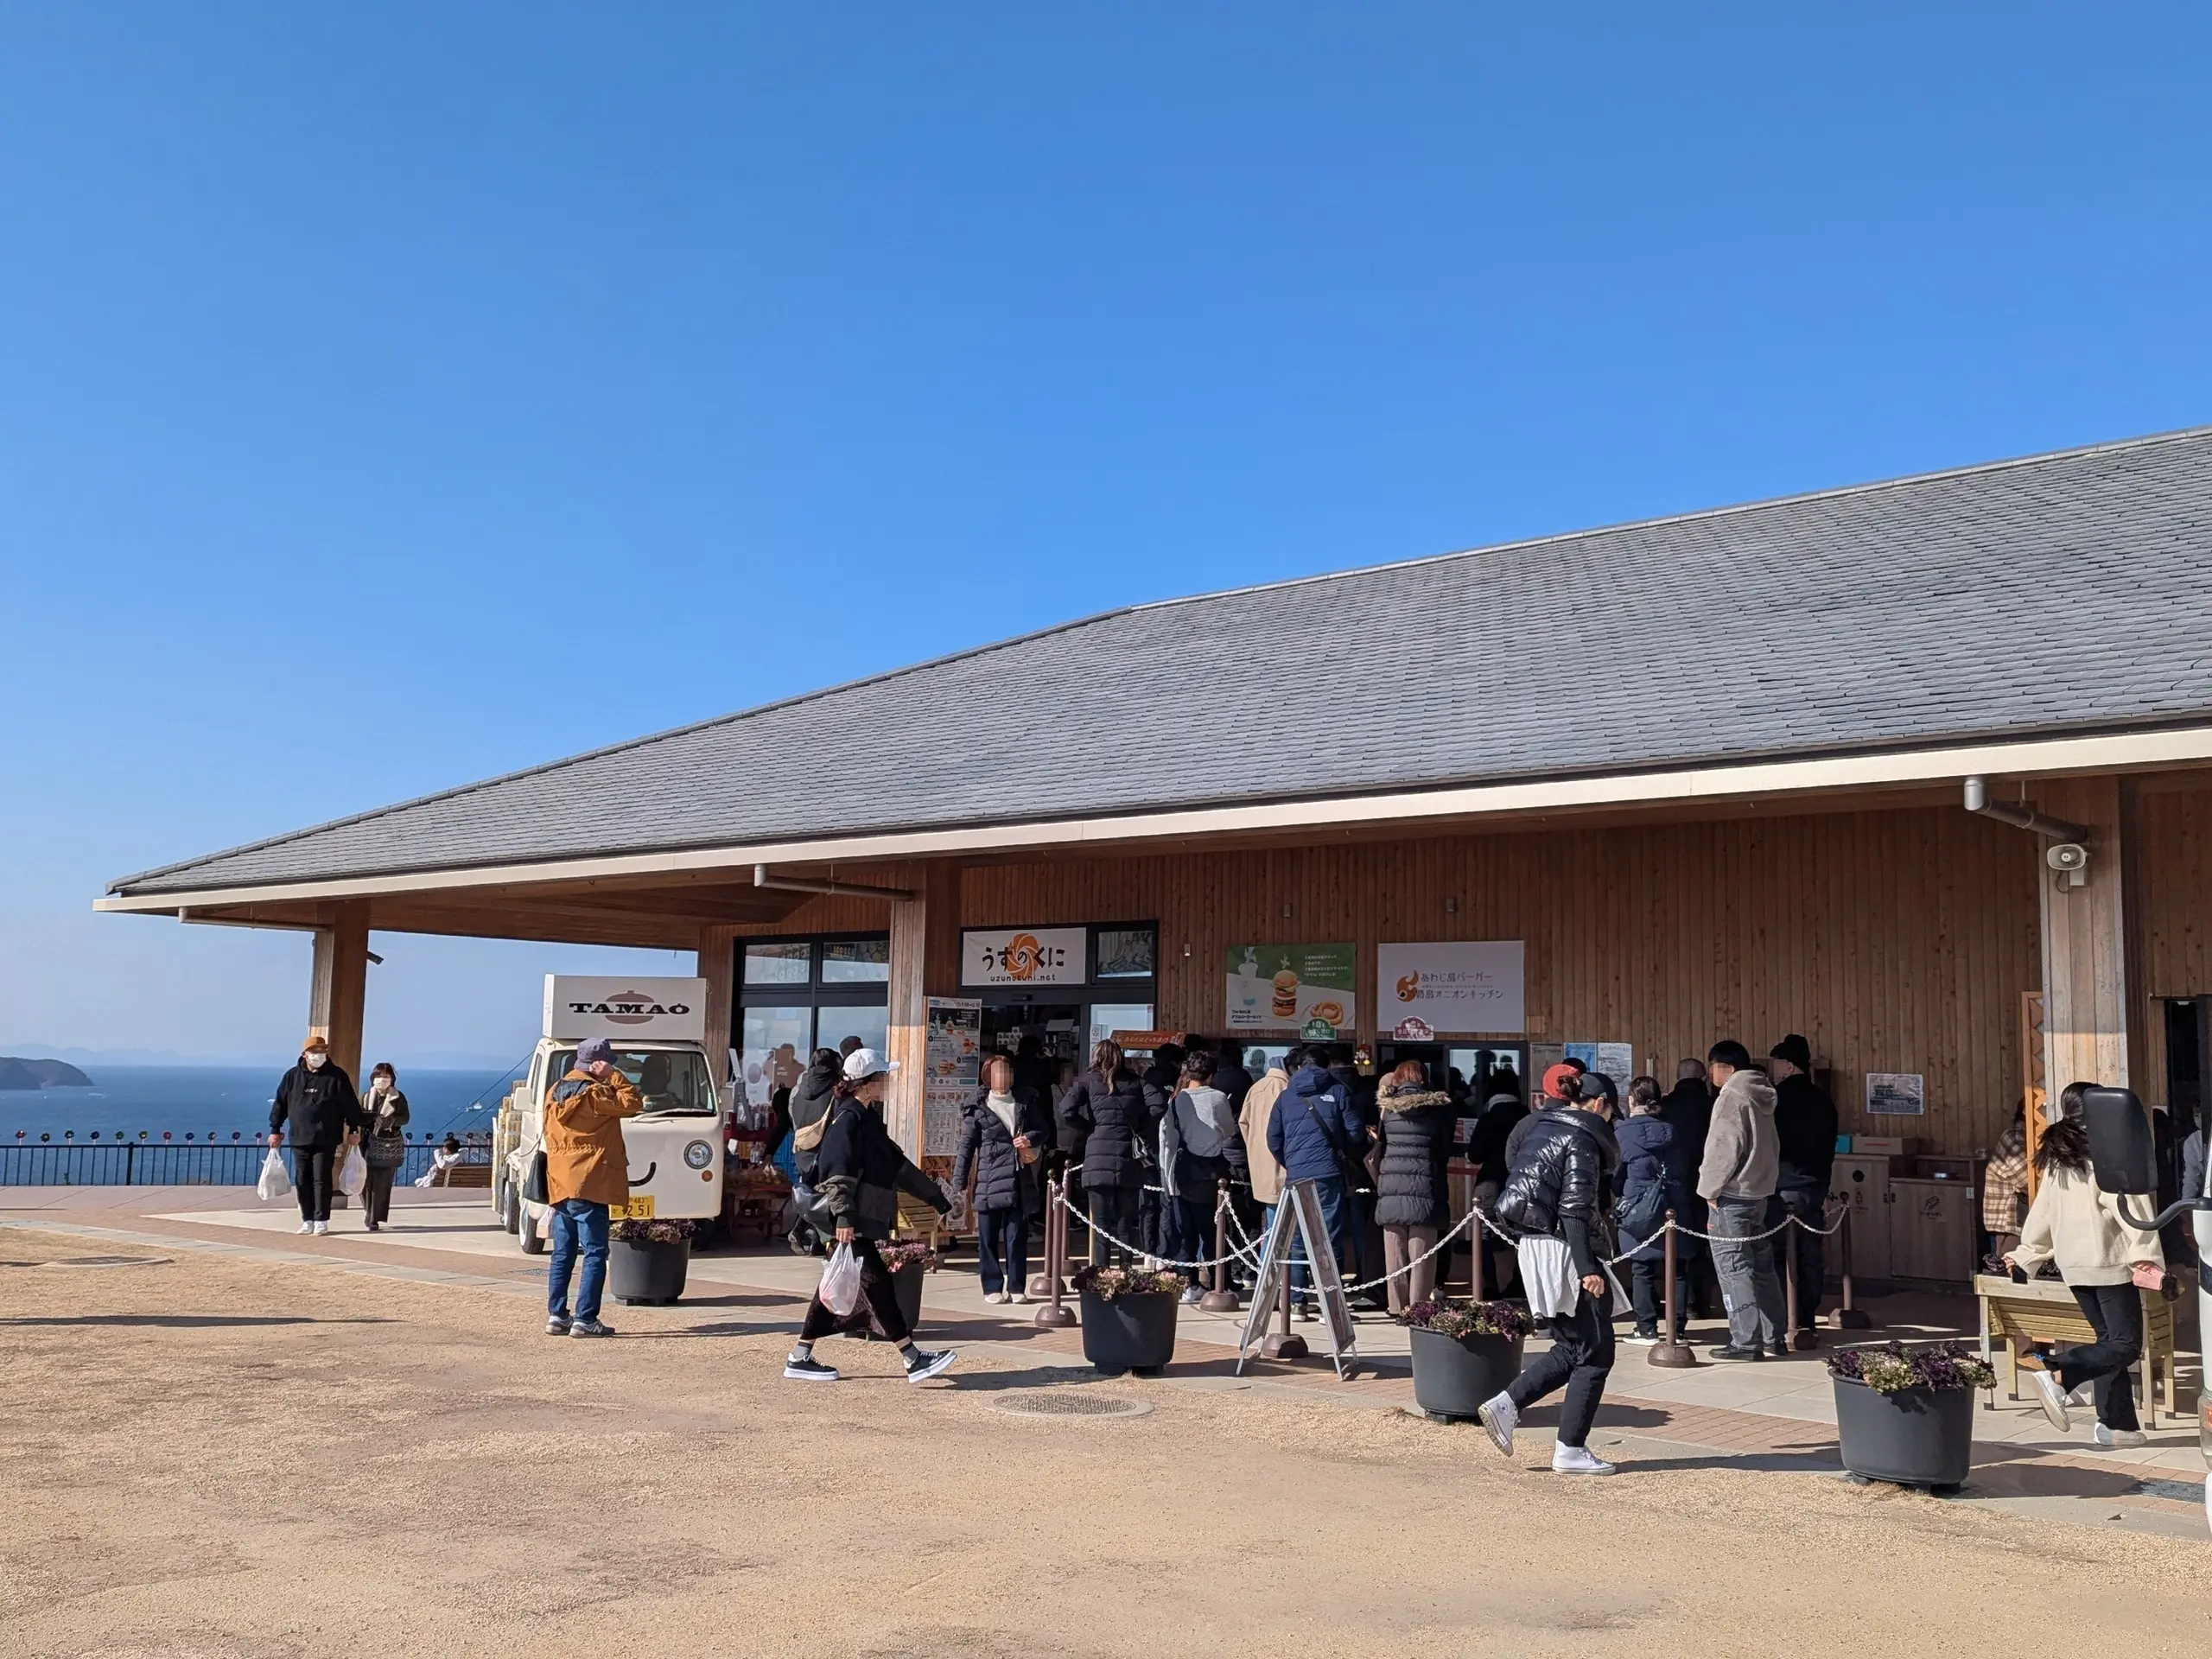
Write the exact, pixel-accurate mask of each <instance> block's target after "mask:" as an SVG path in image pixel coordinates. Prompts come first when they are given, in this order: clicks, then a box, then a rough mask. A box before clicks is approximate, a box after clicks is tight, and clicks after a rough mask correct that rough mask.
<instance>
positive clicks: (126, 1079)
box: [0, 1065, 512, 1145]
mask: <svg viewBox="0 0 2212 1659" xmlns="http://www.w3.org/2000/svg"><path fill="white" fill-rule="evenodd" d="M78 1069H79V1071H83V1072H84V1073H85V1075H86V1077H90V1078H91V1079H92V1087H91V1088H89V1089H9V1090H0V1145H23V1144H33V1145H35V1144H37V1143H38V1142H40V1141H48V1142H50V1143H58V1142H64V1141H75V1142H78V1143H88V1142H90V1141H92V1138H93V1136H94V1135H98V1137H99V1141H100V1143H101V1144H103V1145H105V1143H107V1142H109V1141H118V1140H123V1141H137V1140H139V1139H141V1137H142V1132H143V1139H145V1140H146V1141H156V1142H158V1141H162V1139H164V1138H165V1137H166V1138H167V1139H168V1140H169V1141H173V1142H181V1141H183V1140H184V1138H185V1137H186V1136H187V1135H190V1136H191V1137H192V1139H193V1141H194V1142H195V1143H199V1142H204V1141H232V1140H238V1141H252V1140H254V1139H255V1138H257V1136H261V1135H266V1134H268V1132H269V1102H270V1096H273V1095H274V1094H275V1093H276V1092H277V1082H278V1080H279V1079H280V1078H282V1077H283V1075H284V1072H283V1067H281V1066H251V1067H242V1066H214V1065H207V1066H200V1065H97V1066H95V1065H86V1066H80V1067H79V1068H78ZM510 1075H512V1074H510ZM399 1086H400V1088H401V1089H402V1090H404V1092H405V1094H406V1096H407V1106H408V1119H409V1121H408V1125H407V1129H408V1138H409V1139H410V1140H419V1139H421V1138H422V1137H423V1135H426V1134H427V1135H431V1136H433V1137H435V1136H439V1135H446V1134H448V1133H451V1134H454V1135H466V1134H467V1133H469V1132H470V1131H472V1130H474V1131H477V1132H480V1133H486V1134H488V1133H489V1132H490V1130H491V1128H492V1116H493V1113H494V1112H495V1111H496V1110H497V1109H499V1099H500V1097H501V1096H503V1095H504V1094H505V1092H506V1088H507V1083H506V1079H505V1077H503V1076H502V1075H501V1074H500V1073H499V1072H496V1071H489V1070H486V1071H414V1070H411V1069H410V1070H406V1071H402V1072H401V1073H400V1074H399Z"/></svg>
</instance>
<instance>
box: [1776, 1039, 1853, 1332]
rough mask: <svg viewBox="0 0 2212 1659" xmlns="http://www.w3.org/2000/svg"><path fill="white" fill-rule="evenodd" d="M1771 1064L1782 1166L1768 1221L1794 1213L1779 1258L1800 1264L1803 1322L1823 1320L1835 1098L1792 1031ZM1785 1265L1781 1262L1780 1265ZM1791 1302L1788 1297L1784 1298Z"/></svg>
mask: <svg viewBox="0 0 2212 1659" xmlns="http://www.w3.org/2000/svg"><path fill="white" fill-rule="evenodd" d="M1767 1065H1768V1067H1769V1071H1770V1075H1771V1076H1772V1077H1773V1079H1774V1139H1775V1149H1776V1155H1777V1160H1778V1166H1777V1171H1776V1174H1775V1198H1777V1201H1778V1202H1777V1204H1776V1205H1774V1206H1771V1208H1770V1215H1769V1217H1768V1224H1769V1225H1771V1224H1773V1223H1775V1222H1777V1221H1780V1220H1781V1219H1782V1218H1783V1217H1784V1216H1788V1217H1790V1218H1791V1219H1792V1221H1793V1222H1795V1223H1796V1224H1795V1225H1793V1226H1791V1227H1790V1228H1789V1230H1787V1231H1785V1232H1780V1233H1777V1234H1776V1235H1775V1261H1776V1262H1777V1264H1781V1263H1794V1264H1795V1265H1796V1269H1797V1328H1798V1329H1799V1330H1800V1331H1813V1330H1817V1329H1818V1328H1819V1326H1820V1322H1821V1320H1820V1314H1821V1288H1822V1287H1823V1285H1824V1284H1825V1283H1826V1281H1827V1255H1826V1252H1825V1251H1824V1249H1823V1248H1822V1247H1823V1246H1824V1245H1825V1244H1826V1243H1827V1238H1826V1236H1824V1235H1823V1234H1822V1232H1821V1229H1822V1228H1824V1227H1826V1226H1827V1213H1828V1185H1829V1180H1830V1178H1831V1177H1832V1176H1833V1175H1834V1172H1835V1136H1836V1129H1837V1128H1838V1124H1837V1119H1836V1111H1835V1102H1834V1101H1833V1100H1830V1099H1829V1098H1828V1091H1827V1090H1825V1089H1823V1088H1821V1085H1820V1084H1817V1083H1815V1082H1814V1081H1813V1049H1812V1045H1811V1044H1809V1043H1808V1042H1807V1041H1806V1040H1805V1039H1803V1038H1802V1037H1801V1036H1799V1035H1798V1034H1797V1033H1795V1032H1792V1033H1790V1034H1789V1036H1787V1037H1785V1038H1783V1039H1782V1040H1781V1041H1780V1042H1778V1043H1777V1044H1776V1045H1775V1046H1774V1048H1773V1050H1772V1052H1770V1054H1769V1055H1768V1058H1767ZM1778 1270H1779V1268H1778V1267H1777V1271H1778ZM1783 1300H1784V1302H1785V1305H1786V1303H1787V1300H1788V1299H1787V1297H1785V1298H1784V1299H1783Z"/></svg>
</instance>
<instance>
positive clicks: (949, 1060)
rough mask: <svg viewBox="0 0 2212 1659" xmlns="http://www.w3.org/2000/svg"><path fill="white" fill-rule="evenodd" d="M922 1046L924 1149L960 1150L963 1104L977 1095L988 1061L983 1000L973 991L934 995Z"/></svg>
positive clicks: (935, 1152)
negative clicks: (959, 993)
mask: <svg viewBox="0 0 2212 1659" xmlns="http://www.w3.org/2000/svg"><path fill="white" fill-rule="evenodd" d="M929 1005H930V1027H929V1036H928V1039H927V1040H926V1041H925V1044H924V1045H923V1049H922V1155H923V1156H924V1157H925V1158H950V1157H952V1156H954V1155H955V1154H957V1153H958V1152H959V1150H960V1109H961V1108H962V1107H963V1106H965V1105H966V1104H967V1103H969V1101H970V1100H971V1099H973V1098H974V1097H975V1094H976V1088H977V1086H978V1079H979V1078H980V1077H981V1076H982V1063H983V1005H982V1001H980V1000H979V999H978V998H976V997H972V996H933V997H931V998H930V999H929Z"/></svg>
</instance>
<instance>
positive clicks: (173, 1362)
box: [0, 1231, 2212, 1659]
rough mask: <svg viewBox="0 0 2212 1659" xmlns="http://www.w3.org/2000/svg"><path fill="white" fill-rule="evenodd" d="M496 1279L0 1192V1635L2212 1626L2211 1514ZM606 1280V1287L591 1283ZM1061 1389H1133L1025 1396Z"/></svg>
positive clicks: (690, 1649) (551, 1645)
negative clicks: (105, 1229)
mask: <svg viewBox="0 0 2212 1659" xmlns="http://www.w3.org/2000/svg"><path fill="white" fill-rule="evenodd" d="M795 1311H796V1310H795V1308H794V1307H793V1306H792V1305H791V1303H789V1302H788V1301H785V1300H781V1299H779V1298H776V1297H772V1296H769V1295H765V1294H762V1295H754V1294H727V1295H721V1296H717V1297H710V1298H709V1299H708V1300H705V1301H702V1302H697V1303H687V1304H686V1305H685V1306H683V1307H682V1308H680V1309H677V1310H671V1311H668V1312H666V1313H655V1314H654V1315H652V1316H651V1317H646V1316H645V1315H644V1314H643V1313H642V1311H639V1313H633V1314H632V1319H631V1320H630V1321H629V1326H630V1332H628V1333H626V1334H625V1335H624V1336H623V1337H621V1338H619V1339H617V1340H614V1341H612V1342H602V1343H581V1342H572V1341H561V1340H556V1339H553V1338H547V1337H545V1336H543V1335H542V1334H541V1324H542V1314H541V1313H540V1312H539V1311H538V1306H537V1305H536V1304H534V1303H532V1302H531V1300H527V1299H525V1298H524V1297H522V1296H518V1295H503V1294H499V1293H498V1292H496V1291H493V1290H491V1289H488V1288H484V1287H467V1286H436V1285H423V1284H414V1283H407V1282H399V1281H382V1280H370V1279H364V1278H361V1277H359V1276H355V1275H341V1274H337V1273H334V1272H331V1271H329V1270H327V1269H324V1268H316V1267H285V1266H264V1265H262V1264H259V1263H252V1262H228V1261H224V1260H221V1259H219V1258H210V1257H207V1256H204V1255H190V1254H185V1253H180V1254H179V1255H176V1256H175V1257H174V1258H173V1259H167V1260H163V1259H159V1258H158V1255H157V1253H156V1252H155V1251H151V1250H144V1249H130V1248H124V1247H108V1246H104V1245H103V1246H98V1247H92V1246H88V1244H87V1243H86V1242H85V1241H82V1240H77V1239H72V1238H68V1237H66V1236H55V1235H43V1234H37V1233H30V1232H22V1231H10V1232H7V1233H5V1234H4V1235H0V1383H4V1386H5V1389H6V1395H7V1398H8V1400H9V1402H10V1411H9V1413H8V1415H7V1420H6V1428H5V1432H4V1433H0V1491H4V1493H5V1494H6V1497H7V1502H6V1503H5V1505H4V1507H0V1652H4V1653H6V1654H8V1655H11V1656H12V1655H19V1654H20V1655H48V1654H52V1655H70V1656H112V1659H123V1656H134V1659H136V1656H154V1655H162V1656H171V1655H174V1656H185V1655H189V1656H195V1659H197V1656H218V1655H220V1656H232V1655H236V1656H254V1659H258V1656H276V1655H321V1654H341V1653H342V1654H356V1655H358V1654H365V1653H397V1654H425V1655H444V1654H454V1655H472V1654H500V1655H521V1654H531V1653H562V1654H566V1653H577V1654H584V1653H589V1654H594V1655H603V1656H614V1655H632V1654H637V1655H671V1654H761V1655H781V1654H802V1653H803V1654H810V1655H845V1654H854V1655H870V1656H895V1655H910V1654H911V1655H939V1654H946V1655H952V1654H958V1655H1014V1654H1025V1655H1026V1654H1071V1655H1119V1654H1141V1655H1144V1656H1146V1659H1157V1656H1160V1655H1162V1654H1175V1653H1204V1654H1216V1653H1219V1654H1243V1653H1254V1654H1261V1653H1264V1654H1268V1655H1299V1654H1308V1653H1311V1654H1328V1655H1344V1654H1370V1653H1372V1654H1392V1655H1402V1654H1409V1653H1416V1652H1443V1653H1459V1652H1473V1651H1476V1650H1478V1649H1479V1650H1481V1651H1482V1652H1484V1653H1485V1654H1503V1655H1517V1654H1552V1653H1568V1652H1572V1653H1574V1654H1577V1655H1609V1654H1624V1655H1634V1656H1637V1659H1649V1656H1650V1655H1651V1654H1652V1653H1653V1652H1655V1651H1656V1650H1658V1647H1657V1644H1661V1643H1663V1644H1665V1645H1666V1646H1667V1647H1669V1648H1675V1647H1680V1648H1682V1649H1687V1650H1694V1651H1699V1652H1702V1653H1707V1654H1735V1653H1751V1652H1758V1653H1761V1654H1772V1653H1775V1652H1789V1651H1792V1650H1795V1649H1805V1648H1811V1647H1815V1646H1820V1647H1826V1648H1830V1649H1836V1648H1842V1647H1848V1648H1849V1649H1853V1650H1856V1651H1861V1652H1865V1651H1874V1650H1879V1649H1880V1648H1882V1647H1885V1646H1888V1645H1890V1644H1893V1643H1915V1644H1917V1645H1932V1644H1939V1643H1940V1644H1955V1645H1957V1646H1960V1647H1961V1648H1966V1647H1969V1646H1971V1647H1973V1648H1976V1649H1979V1648H1980V1647H1981V1646H1983V1645H1984V1644H1986V1643H1989V1642H1991V1641H1992V1640H1994V1639H2004V1638H2005V1637H2008V1636H2009V1637H2024V1636H2026V1635H2028V1634H2029V1633H2030V1632H2031V1631H2033V1632H2035V1633H2037V1635H2039V1636H2041V1637H2043V1638H2044V1639H2045V1640H2050V1639H2056V1640H2058V1641H2059V1642H2060V1643H2062V1644H2063V1645H2065V1646H2069V1647H2071V1646H2074V1645H2076V1644H2077V1643H2079V1641H2080V1640H2081V1639H2082V1638H2083V1637H2089V1636H2092V1635H2094V1636H2095V1637H2098V1638H2099V1639H2100V1640H2103V1641H2109V1642H2110V1643H2113V1645H2114V1646H2120V1645H2124V1646H2125V1647H2126V1649H2128V1650H2129V1651H2131V1652H2139V1653H2184V1652H2197V1653H2201V1652H2202V1651H2203V1649H2204V1647H2205V1644H2206V1643H2207V1641H2208V1639H2212V1599H2208V1598H2207V1597H2206V1595H2205V1593H2204V1584H2205V1574H2206V1572H2207V1569H2208V1567H2212V1550H2209V1549H2208V1548H2206V1547H2203V1546H2188V1545H2177V1544H2175V1543H2172V1542H2168V1541H2160V1540H2158V1539H2155V1538H2147V1537H2142V1536H2139V1535H2129V1534H2121V1533H2117V1532H2115V1533H2113V1534H2103V1533H2098V1532H2094V1531H2089V1530H2087V1529H2082V1528H2068V1527H2061V1526H2056V1525H2052V1524H2050V1523H2046V1522H2040V1521H2036V1520H2030V1519H2024V1518H2021V1517H2018V1516H2008V1515H2002V1514H1994V1513H1990V1512H1988V1511H1986V1510H1984V1511H1976V1512H1967V1511H1965V1510H1961V1509H1960V1508H1958V1507H1956V1506H1950V1505H1946V1504H1944V1503H1941V1502H1940V1501H1937V1500H1935V1499H1932V1498H1927V1497H1917V1496H1911V1495H1906V1494H1902V1493H1898V1492H1896V1491H1891V1490H1889V1489H1881V1488H1877V1489H1866V1490H1861V1489H1856V1488H1853V1487H1850V1486H1847V1485H1846V1484H1844V1483H1842V1482H1841V1481H1840V1480H1837V1479H1834V1478H1821V1477H1817V1476H1811V1475H1803V1474H1778V1473H1772V1472H1753V1471H1744V1470H1741V1469H1729V1468H1719V1467H1701V1466H1698V1465H1696V1464H1694V1463H1693V1464H1690V1465H1682V1464H1670V1465H1664V1466H1647V1467H1645V1468H1643V1469H1638V1468H1637V1467H1635V1466H1634V1465H1626V1466H1624V1468H1623V1470H1622V1472H1621V1473H1620V1474H1619V1475H1618V1476H1616V1477H1614V1478H1612V1479H1611V1480H1607V1481H1583V1482H1573V1481H1567V1480H1564V1479H1561V1478H1557V1477H1554V1476H1553V1475H1552V1474H1551V1473H1550V1472H1549V1470H1548V1466H1546V1465H1547V1459H1546V1457H1545V1456H1544V1455H1543V1454H1542V1453H1541V1452H1537V1451H1532V1452H1529V1453H1528V1454H1526V1455H1524V1456H1522V1457H1520V1458H1516V1459H1515V1460H1513V1461H1512V1462H1508V1461H1506V1460H1505V1459H1501V1458H1500V1457H1498V1455H1497V1452H1494V1451H1493V1450H1492V1449H1491V1446H1490V1445H1489V1443H1488V1441H1487V1440H1484V1438H1483V1436H1482V1435H1481V1433H1480V1432H1479V1431H1477V1430H1469V1429H1466V1428H1464V1427H1460V1428H1448V1429H1447V1428H1441V1427H1436V1426H1433V1425H1430V1424H1427V1423H1423V1422H1420V1421H1415V1420H1414V1419H1412V1418H1409V1417H1406V1416H1402V1415H1401V1414H1395V1413H1376V1412H1351V1411H1345V1410H1342V1409H1339V1408H1332V1407H1329V1406H1326V1405H1315V1406H1310V1407H1309V1406H1303V1405H1300V1404H1297V1403H1294V1402H1278V1401H1275V1400H1273V1399H1267V1398H1258V1397H1255V1396H1253V1395H1249V1394H1211V1393H1201V1392H1197V1391H1193V1390H1191V1389H1179V1388H1175V1387H1172V1386H1167V1385H1165V1384H1162V1383H1157V1382H1154V1383H1143V1382H1136V1381H1120V1382H1096V1383H1094V1382H1088V1381H1084V1380H1083V1379H1082V1377H1081V1376H1077V1375H1074V1374H1071V1373H1067V1372H1053V1371H1048V1370H1044V1369H1041V1368H1039V1369H1024V1368H1023V1367H1021V1366H1020V1364H1019V1363H1008V1362H1000V1363H993V1362H992V1361H991V1360H990V1359H988V1358H986V1357H982V1356H978V1355H970V1356H967V1357H963V1363H962V1364H961V1365H960V1366H959V1367H958V1368H957V1370H954V1371H953V1372H952V1373H951V1374H950V1376H949V1377H948V1378H946V1379H945V1380H944V1381H943V1382H941V1383H936V1384H932V1385H930V1386H927V1387H925V1388H912V1387H909V1386H908V1385H907V1384H906V1382H905V1381H904V1380H903V1378H901V1377H900V1376H899V1375H898V1374H897V1367H896V1363H895V1360H894V1358H893V1355H892V1353H891V1351H889V1350H888V1349H887V1348H886V1347H883V1346H882V1345H880V1344H871V1345H861V1344H853V1343H849V1342H835V1343H830V1344H824V1346H823V1352H824V1353H825V1355H828V1356H829V1357H834V1358H835V1359H836V1362H837V1363H839V1364H841V1365H842V1367H843V1368H844V1369H845V1370H846V1373H847V1376H848V1378H849V1380H848V1381H847V1382H845V1383H842V1384H838V1385H836V1386H806V1385H801V1384H798V1383H785V1382H784V1381H783V1380H782V1378H781V1376H780V1370H781V1363H782V1359H783V1356H784V1353H785V1351H786V1349H787V1347H788V1344H789V1341H790V1335H791V1328H792V1319H793V1317H794V1314H795ZM625 1312H630V1311H629V1310H619V1309H618V1310H615V1312H614V1313H610V1315H609V1317H610V1318H611V1319H612V1318H617V1317H618V1315H619V1314H620V1313H625ZM1039 1389H1051V1390H1054V1391H1056V1392H1058V1391H1065V1390H1069V1389H1077V1390H1079V1391H1080V1392H1081V1395H1082V1396H1083V1397H1084V1398H1085V1399H1087V1400H1090V1401H1094V1402H1096V1401H1103V1400H1106V1399H1109V1398H1110V1399H1112V1400H1114V1401H1120V1400H1122V1399H1130V1400H1138V1401H1141V1402H1146V1403H1147V1404H1149V1405H1150V1407H1151V1408H1152V1409H1151V1410H1150V1411H1149V1413H1148V1414H1144V1415H1141V1416H1135V1417H1107V1416H1100V1415H1088V1416H1077V1417H1067V1416H1054V1417H1044V1416H1034V1415H1014V1414H1008V1413H1007V1411H1005V1410H1003V1409H1001V1407H1003V1406H1004V1405H1005V1404H1006V1403H1007V1402H1009V1401H1010V1400H1016V1399H1022V1400H1027V1401H1030V1402H1034V1401H1035V1400H1036V1398H1037V1395H1036V1392H1035V1391H1036V1390H1039Z"/></svg>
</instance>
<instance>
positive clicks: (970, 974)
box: [960, 927, 1090, 985]
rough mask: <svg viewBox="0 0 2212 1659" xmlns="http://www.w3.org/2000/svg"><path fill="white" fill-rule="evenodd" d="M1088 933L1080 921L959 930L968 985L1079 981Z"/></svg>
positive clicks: (1084, 966)
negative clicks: (1078, 924)
mask: <svg viewBox="0 0 2212 1659" xmlns="http://www.w3.org/2000/svg"><path fill="white" fill-rule="evenodd" d="M1088 942H1089V934H1088V933H1087V931H1085V930H1084V929H1083V928H1080V927H1002V928H992V929H972V928H971V929H970V930H969V931H967V932H964V933H963V934H962V935H961V936H960V982H961V983H962V984H963V985H1080V984H1082V983H1083V982H1084V979H1085V978H1086V977H1087V976H1088V975H1089V971H1090V963H1088V962H1086V961H1084V957H1085V955H1086V953H1087V945H1088Z"/></svg>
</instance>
